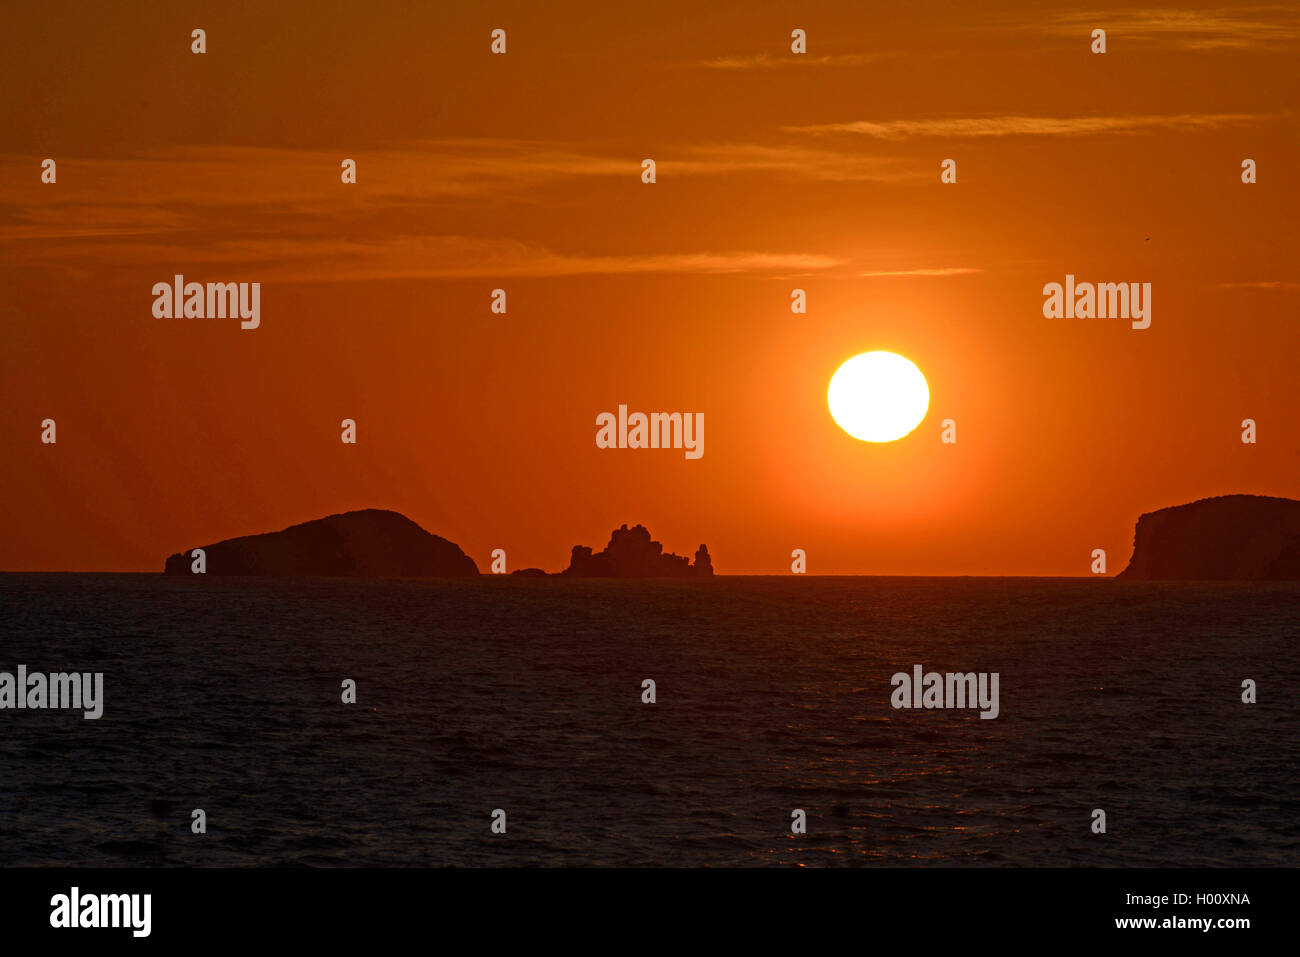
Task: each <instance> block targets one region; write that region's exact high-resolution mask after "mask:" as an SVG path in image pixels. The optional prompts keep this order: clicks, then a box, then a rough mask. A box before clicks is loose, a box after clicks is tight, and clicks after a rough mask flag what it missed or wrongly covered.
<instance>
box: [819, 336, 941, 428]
mask: <svg viewBox="0 0 1300 957" xmlns="http://www.w3.org/2000/svg"><path fill="white" fill-rule="evenodd" d="M826 404H827V405H828V406H829V407H830V410H831V418H833V419H834V420H835V424H836V425H838V426H839V427H840V428H841V429H843V430H844V431H845V432H847V433H849V435H851V436H853V437H854V438H855V439H861V440H862V441H864V442H893V441H894V440H896V439H901V438H902V437H903V436H905V435H907V433H909V432H911V431H912V430H913V429H914V428H916V427H917V426H918V425H920V424H921V420H922V419H924V418H925V413H926V411H927V410H928V409H929V408H930V387H929V386H928V385H926V382H925V376H923V375H922V374H921V370H920V369H918V368H917V367H916V363H914V362H912V361H911V360H910V359H905V358H904V357H903V356H900V355H897V354H896V353H893V352H864V353H862V354H861V355H856V356H854V357H853V358H852V359H850V360H848V361H847V362H845V363H844V364H843V365H842V366H840V367H839V369H837V370H836V372H835V375H833V376H831V384H830V388H829V389H827V390H826Z"/></svg>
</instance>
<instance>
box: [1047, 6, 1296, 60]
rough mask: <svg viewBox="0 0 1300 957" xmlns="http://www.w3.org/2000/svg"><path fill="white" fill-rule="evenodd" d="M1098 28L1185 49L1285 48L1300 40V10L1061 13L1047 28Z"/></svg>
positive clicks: (1065, 32)
mask: <svg viewBox="0 0 1300 957" xmlns="http://www.w3.org/2000/svg"><path fill="white" fill-rule="evenodd" d="M1096 28H1101V29H1104V30H1105V31H1106V35H1107V37H1108V38H1112V37H1124V38H1130V39H1136V40H1142V41H1151V42H1157V43H1165V44H1168V45H1170V46H1173V47H1176V48H1178V49H1183V50H1214V49H1282V48H1285V47H1289V46H1292V45H1294V44H1295V43H1296V41H1297V40H1300V10H1298V9H1297V8H1295V7H1282V6H1258V7H1240V8H1237V9H1206V10H1175V9H1167V8H1166V9H1152V10H1105V11H1094V12H1078V13H1063V14H1058V15H1057V16H1056V17H1055V18H1054V19H1053V20H1052V21H1051V22H1050V23H1049V24H1048V25H1047V28H1046V29H1047V32H1048V33H1050V34H1053V35H1056V36H1071V37H1079V36H1084V37H1087V36H1089V35H1090V34H1091V32H1092V30H1094V29H1096ZM1035 29H1040V28H1035Z"/></svg>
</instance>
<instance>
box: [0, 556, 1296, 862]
mask: <svg viewBox="0 0 1300 957" xmlns="http://www.w3.org/2000/svg"><path fill="white" fill-rule="evenodd" d="M918 663H919V664H922V665H924V666H925V669H926V670H927V671H929V670H936V671H963V672H965V671H988V672H993V671H996V672H998V673H999V674H1000V689H999V690H1000V696H999V697H1000V702H999V703H1000V711H1001V713H1000V715H999V717H998V718H997V719H996V720H981V719H979V717H978V712H977V711H975V710H966V711H960V710H910V711H909V710H894V709H893V708H892V707H891V706H890V694H891V691H892V687H891V684H890V678H891V676H892V675H893V674H894V673H895V672H899V671H902V672H909V673H910V671H911V669H912V666H913V665H914V664H918ZM19 664H25V665H26V666H27V667H28V669H29V670H30V671H46V672H49V671H63V670H68V671H71V670H77V671H102V672H104V673H105V692H104V698H105V703H104V709H105V710H104V716H103V717H102V718H101V719H99V720H97V721H87V720H84V719H83V718H82V716H81V713H80V712H74V711H50V710H47V711H30V710H24V711H16V710H4V711H0V865H5V866H18V865H72V866H114V865H146V866H182V865H183V866H212V865H223V866H232V865H233V866H242V865H249V866H253V865H258V866H293V865H313V866H347V865H377V866H431V865H433V866H437V865H459V866H515V865H542V866H557V865H558V866H573V865H650V866H702V865H707V866H764V865H794V866H859V865H893V866H930V865H974V866H1041V865H1053V866H1071V865H1085V866H1128V865H1193V866H1202V865H1203V866H1219V865H1247V866H1251V865H1264V866H1280V865H1286V866H1296V865H1298V864H1300V794H1298V793H1297V784H1298V783H1300V781H1298V777H1300V705H1298V701H1300V698H1298V697H1297V694H1296V688H1297V686H1298V683H1300V585H1296V584H1288V583H1275V584H1183V583H1130V582H1116V581H1112V580H1074V579H980V578H948V579H942V578H932V579H924V578H817V577H808V578H794V577H781V578H719V579H716V580H714V581H710V582H671V581H655V582H629V581H598V580H586V581H567V580H565V581H560V580H527V579H518V578H504V577H502V578H489V577H484V578H483V579H481V580H474V581H441V582H440V581H409V580H390V581H346V580H328V579H275V580H271V579H261V580H259V579H223V578H208V579H203V580H195V579H190V578H174V577H164V576H162V575H82V574H65V575H12V574H11V575H0V671H10V672H12V671H14V670H15V669H16V666H17V665H19ZM345 678H351V679H353V680H355V681H356V683H357V688H358V702H357V703H356V704H355V705H345V704H343V703H342V702H341V700H340V696H341V682H342V681H343V679H345ZM646 678H651V679H653V680H654V681H655V682H656V684H657V698H658V700H657V702H656V703H655V704H652V705H647V704H643V703H642V702H641V683H642V681H643V679H646ZM1245 678H1252V679H1254V680H1255V681H1256V682H1257V683H1258V689H1259V690H1258V694H1259V701H1258V703H1257V704H1254V705H1246V704H1243V703H1242V702H1241V682H1242V680H1243V679H1245ZM193 808H202V809H204V811H205V812H206V814H207V825H208V831H207V833H206V834H203V835H195V834H192V833H191V832H190V819H191V818H190V811H191V810H192V809H193ZM496 808H501V809H503V810H505V812H506V822H507V831H506V833H505V834H504V835H494V834H492V833H491V830H490V822H491V814H492V811H493V810H494V809H496ZM795 808H800V809H803V810H805V811H806V814H807V822H808V828H807V829H808V833H807V834H805V835H794V834H792V833H791V830H790V823H791V811H792V810H793V809H795ZM1094 808H1102V809H1104V810H1105V811H1106V814H1107V833H1106V834H1104V835H1098V834H1093V833H1092V832H1091V829H1090V824H1091V812H1092V810H1093V809H1094Z"/></svg>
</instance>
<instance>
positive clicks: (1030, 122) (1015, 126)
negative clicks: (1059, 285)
mask: <svg viewBox="0 0 1300 957" xmlns="http://www.w3.org/2000/svg"><path fill="white" fill-rule="evenodd" d="M1272 118H1273V116H1272V115H1271V114H1258V113H1178V114H1173V115H1168V116H1162V115H1158V114H1142V115H1132V116H1067V117H1054V116H1020V115H1008V116H974V117H969V116H961V117H937V118H932V119H924V120H884V121H875V120H854V121H851V122H845V123H821V124H816V125H812V126H797V127H787V128H786V129H787V131H788V132H798V133H854V134H858V135H861V136H870V137H872V138H874V139H880V140H904V139H909V138H911V137H917V136H935V137H948V138H954V137H957V138H961V137H976V136H1092V135H1097V134H1103V133H1147V132H1152V131H1155V130H1213V129H1220V128H1222V127H1225V126H1232V125H1240V124H1247V123H1254V122H1262V121H1265V120H1268V119H1272Z"/></svg>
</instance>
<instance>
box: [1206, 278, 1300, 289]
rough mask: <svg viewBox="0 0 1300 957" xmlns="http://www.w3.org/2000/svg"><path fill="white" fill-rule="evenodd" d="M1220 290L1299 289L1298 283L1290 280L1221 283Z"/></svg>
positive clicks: (1299, 283)
mask: <svg viewBox="0 0 1300 957" xmlns="http://www.w3.org/2000/svg"><path fill="white" fill-rule="evenodd" d="M1219 288H1220V289H1300V282H1296V281H1294V280H1291V279H1260V280H1256V281H1253V282H1221V283H1219Z"/></svg>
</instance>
